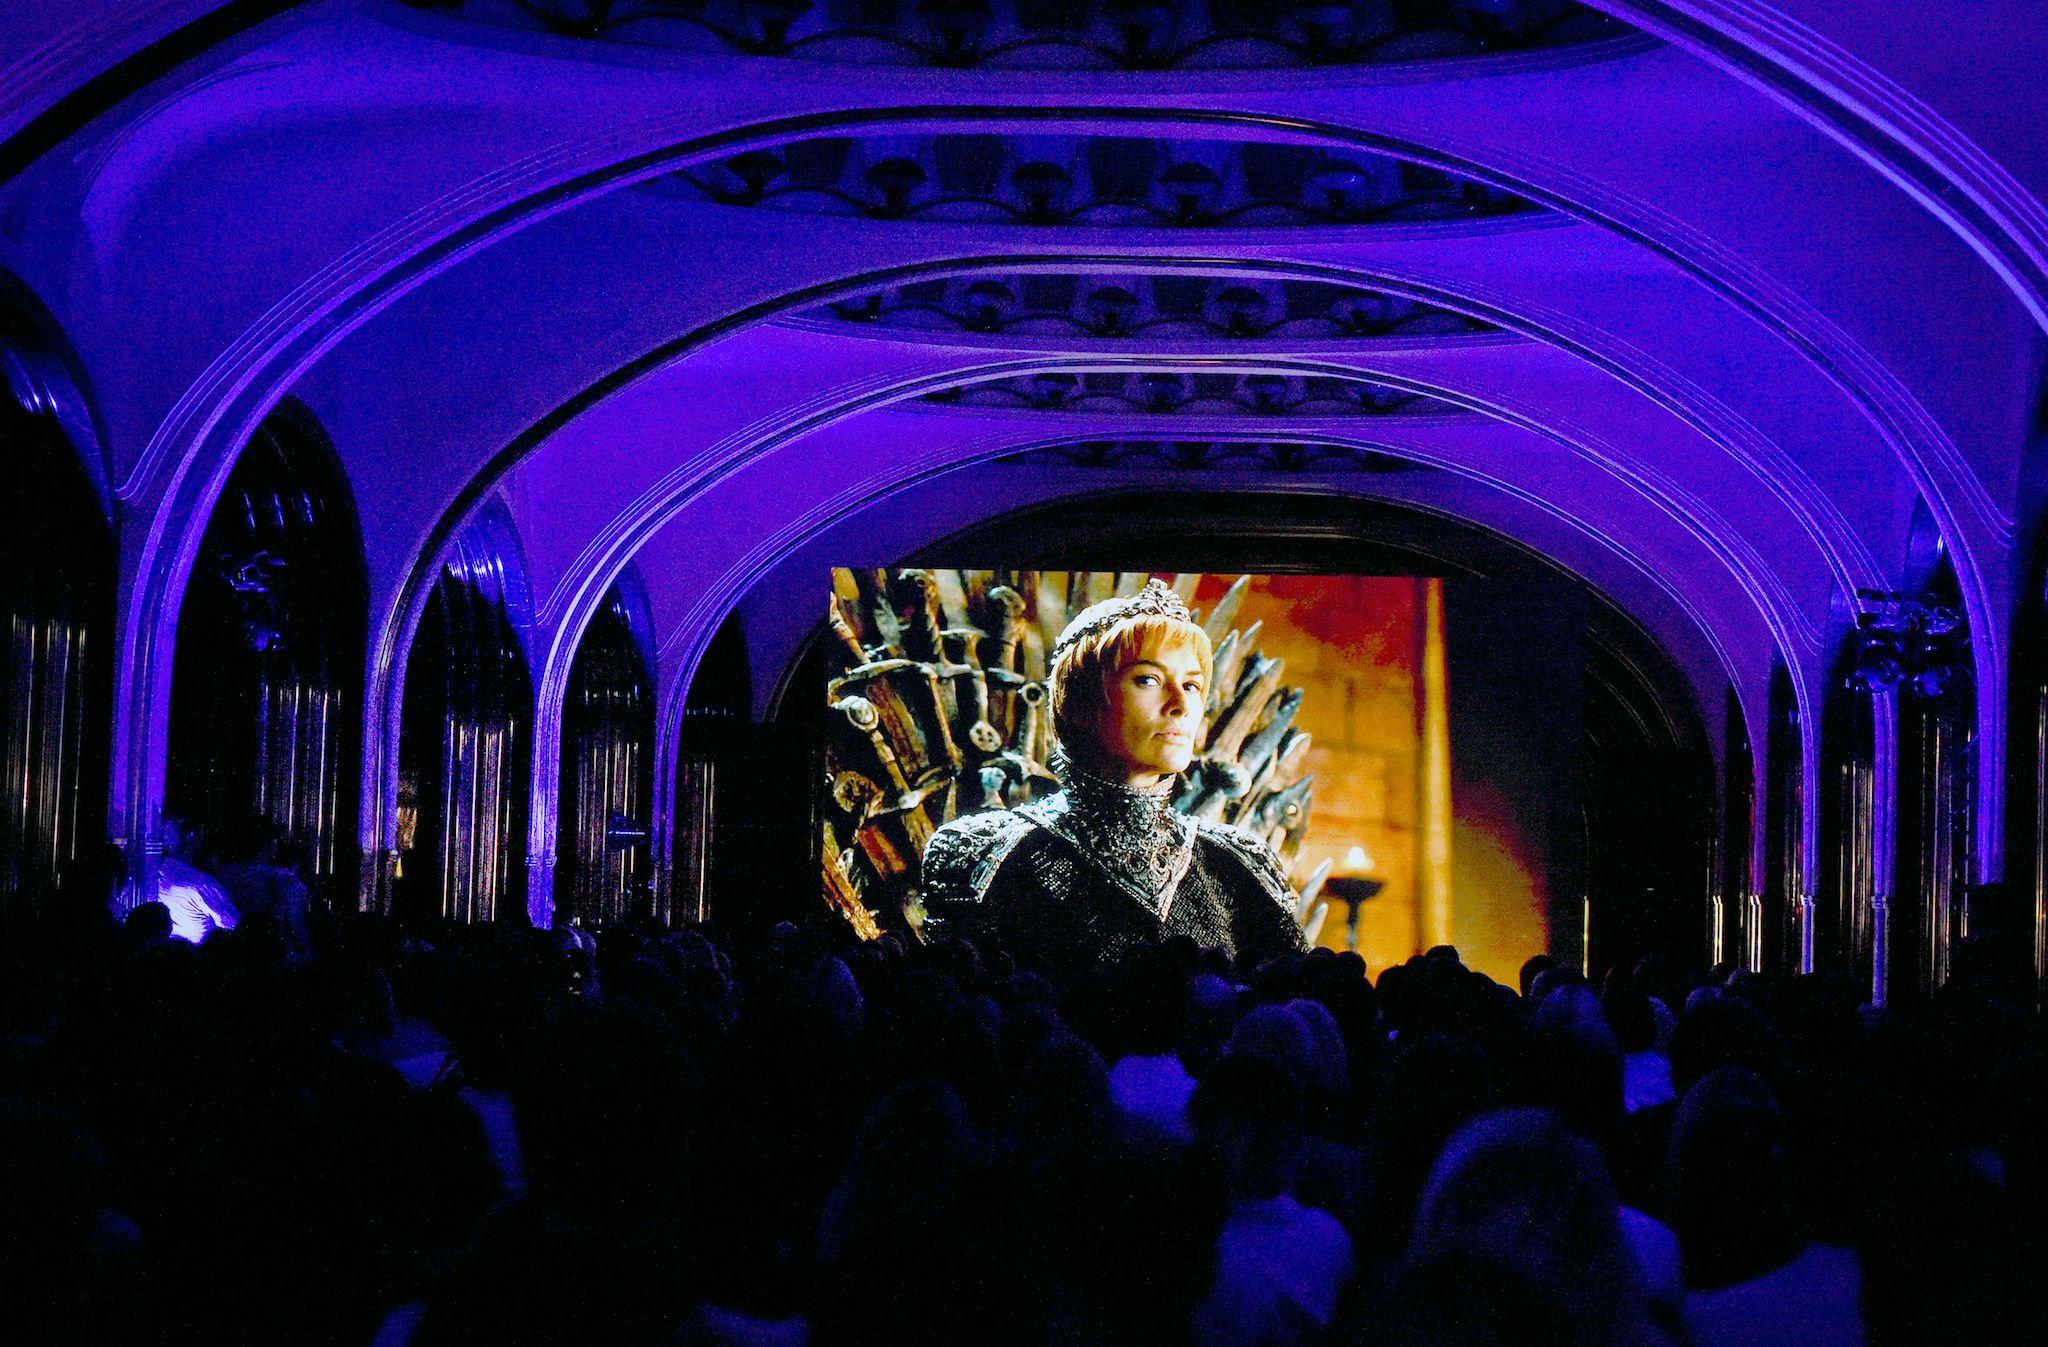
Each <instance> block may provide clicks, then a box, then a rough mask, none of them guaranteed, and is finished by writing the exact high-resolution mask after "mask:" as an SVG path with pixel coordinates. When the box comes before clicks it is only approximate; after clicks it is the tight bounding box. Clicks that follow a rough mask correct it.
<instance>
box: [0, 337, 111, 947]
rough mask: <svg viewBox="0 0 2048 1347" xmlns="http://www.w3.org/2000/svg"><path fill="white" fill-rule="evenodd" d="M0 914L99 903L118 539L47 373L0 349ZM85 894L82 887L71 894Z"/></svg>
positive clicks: (103, 885) (106, 878) (106, 875)
mask: <svg viewBox="0 0 2048 1347" xmlns="http://www.w3.org/2000/svg"><path fill="white" fill-rule="evenodd" d="M0 375H4V379H5V382H4V385H0V448H4V451H5V453H6V455H7V459H8V463H9V467H10V477H11V479H12V480H11V482H10V485H9V487H8V489H7V490H6V491H4V492H0V621H4V622H5V624H6V631H5V637H4V640H0V688H4V689H5V690H6V694H7V695H6V708H7V711H6V716H5V718H4V719H0V780H4V781H5V783H6V787H5V789H4V790H0V916H4V917H7V918H10V919H12V918H29V917H34V916H38V915H41V914H45V913H47V912H49V911H51V910H52V909H53V907H54V905H55V904H56V901H57V898H58V896H59V894H60V893H62V894H64V895H65V896H66V897H67V898H72V897H74V896H75V900H76V903H81V904H82V903H88V902H90V903H98V902H104V901H105V899H106V898H107V896H108V894H107V891H106V890H107V888H108V886H109V885H111V884H112V882H113V881H114V880H115V879H116V878H117V876H116V875H114V874H113V873H111V869H112V867H111V866H110V865H108V864H105V861H106V860H107V858H106V857H105V855H104V852H103V847H102V843H103V839H104V837H105V834H106V794H107V789H106V788H107V782H106V771H107V730H108V722H109V718H110V716H111V714H112V697H113V682H112V670H113V661H112V640H113V617H114V545H113V540H112V538H111V536H110V535H109V533H108V530H107V522H106V517H105V515H104V514H102V513H101V510H100V502H99V498H98V495H97V494H96V493H95V491H94V489H93V485H92V482H91V481H90V480H89V478H88V477H87V475H86V472H85V471H84V469H83V467H82V466H81V464H80V462H79V458H78V453H77V450H76V449H75V448H74V446H73V445H72V444H71V443H70V441H69V439H68V438H67V437H66V435H65V433H64V430H63V427H62V426H61V425H60V423H59V420H58V418H57V415H56V412H55V410H54V408H53V406H52V404H51V402H50V399H49V397H48V395H47V393H46V391H45V389H44V387H43V384H42V381H41V379H40V378H39V377H38V372H37V371H36V370H35V368H34V367H33V365H32V363H31V362H30V361H29V360H27V359H26V358H24V357H23V355H22V354H21V353H19V352H17V351H15V350H13V349H10V348H8V347H6V346H4V345H0ZM73 890H77V891H78V892H76V894H75V895H74V894H73V893H72V891H73Z"/></svg>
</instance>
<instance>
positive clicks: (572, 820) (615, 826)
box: [555, 586, 654, 927]
mask: <svg viewBox="0 0 2048 1347" xmlns="http://www.w3.org/2000/svg"><path fill="white" fill-rule="evenodd" d="M653 757H654V682H653V679H652V678H650V677H649V675H648V670H647V661H646V660H645V659H644V658H643V657H642V655H641V652H640V648H639V645H638V644H637V643H636V642H635V640H634V637H633V624H632V619H631V618H630V617H629V616H628V614H627V611H626V601H625V599H624V597H623V596H622V595H621V593H620V591H619V589H618V588H617V587H616V586H614V588H613V590H612V592H611V593H610V594H608V595H607V596H606V597H605V603H604V606H603V607H602V608H600V609H599V610H598V615H597V618H596V620H594V621H593V622H592V623H591V624H590V626H589V627H588V628H586V629H585V630H584V633H583V641H582V643H581V644H580V645H579V646H578V647H577V651H576V662H575V666H574V668H573V669H572V670H571V671H570V674H569V690H568V699H567V704H566V706H565V708H564V714H563V717H562V777H561V780H562V786H563V790H562V793H561V823H560V827H559V829H558V831H557V833H556V836H557V837H558V839H559V845H560V846H561V860H560V862H559V863H558V865H557V867H556V886H555V904H556V912H557V916H558V919H566V920H567V921H568V923H569V924H571V925H574V926H583V927H604V926H611V925H616V924H618V923H619V922H621V921H623V920H626V919H628V918H633V917H643V916H650V915H654V897H653V890H652V879H653V872H652V860H651V857H650V855H649V848H648V845H647V842H648V823H649V819H650V810H651V807H652V800H651V798H650V797H651V794H652V783H653V770H652V769H653Z"/></svg>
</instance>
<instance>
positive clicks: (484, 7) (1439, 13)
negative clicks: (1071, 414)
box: [409, 0, 1634, 71]
mask: <svg viewBox="0 0 2048 1347" xmlns="http://www.w3.org/2000/svg"><path fill="white" fill-rule="evenodd" d="M409 3H412V4H414V5H415V6H417V7H419V8H423V9H459V10H461V11H463V12H464V13H465V14H468V15H471V16H474V17H476V18H479V19H482V20H484V21H487V22H492V21H494V22H498V23H503V24H510V25H518V26H525V27H538V28H542V29H545V30H546V31H549V32H553V33H558V34H562V35H564V36H569V37H580V38H606V39H611V40H615V41H620V42H633V43H639V44H643V45H649V46H668V47H681V48H690V49H696V50H703V51H719V52H731V53H737V54H740V55H745V56H780V57H797V58H803V59H809V60H814V61H843V62H850V63H859V64H870V65H900V66H923V67H931V68H938V69H960V70H966V69H976V68H992V69H1005V68H1007V69H1019V70H1031V69H1038V70H1104V71H1157V70H1205V69H1206V70H1229V69H1250V70H1275V69H1282V70H1284V69H1293V68H1303V67H1316V66H1353V65H1382V64H1394V63H1399V62H1407V61H1441V60H1455V59H1457V58H1460V57H1471V56H1484V55H1490V54H1495V53H1503V52H1522V51H1543V50H1554V49H1558V48H1568V47H1580V46H1586V45H1590V44H1592V43H1597V42H1602V41H1608V40H1612V39H1616V38H1621V37H1625V36H1629V35H1631V34H1633V32H1634V30H1633V29H1631V28H1629V27H1628V26H1627V25H1626V24H1624V23H1622V22H1621V21H1620V20H1618V19H1614V18H1612V17H1610V16H1608V15H1605V14H1601V13H1599V12H1598V11H1596V10H1592V9H1589V8H1587V7H1586V6H1584V5H1580V4H1575V3H1572V2H1571V0H1348V3H1347V0H1337V2H1336V3H1328V2H1327V0H1187V3H1183V4H1161V3H1157V2H1156V0H827V3H823V4H819V3H813V2H812V0H409Z"/></svg>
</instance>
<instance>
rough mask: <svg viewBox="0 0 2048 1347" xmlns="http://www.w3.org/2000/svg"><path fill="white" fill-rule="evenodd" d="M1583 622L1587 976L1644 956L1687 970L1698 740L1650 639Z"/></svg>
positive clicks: (1707, 867) (1701, 840) (1699, 783)
mask: <svg viewBox="0 0 2048 1347" xmlns="http://www.w3.org/2000/svg"><path fill="white" fill-rule="evenodd" d="M1584 611H1585V618H1584V621H1585V624H1586V640H1585V645H1584V648H1585V655H1586V663H1585V675H1584V677H1583V678H1582V680H1581V683H1580V709H1579V715H1580V722H1581V725H1582V737H1583V742H1584V753H1583V757H1582V760H1581V768H1580V770H1581V774H1582V775H1581V782H1582V784H1581V787H1580V789H1581V791H1582V793H1583V798H1584V800H1585V808H1586V858H1585V867H1586V878H1585V885H1586V894H1587V899H1588V903H1587V909H1588V910H1587V914H1586V940H1587V948H1586V950H1585V951H1584V959H1585V967H1586V968H1587V969H1588V971H1589V972H1590V973H1592V974H1593V975H1594V976H1596V977H1597V976H1599V975H1601V974H1602V973H1603V972H1604V971H1605V970H1607V969H1609V968H1615V967H1623V968H1626V967H1630V966H1632V965H1633V964H1634V963H1635V962H1636V961H1637V960H1639V959H1641V958H1642V957H1644V956H1645V955H1653V954H1654V955H1658V956H1661V957H1662V958H1664V959H1665V960H1667V961H1669V962H1672V963H1675V964H1677V965H1679V966H1681V967H1684V966H1692V965H1695V964H1698V963H1699V962H1701V961H1702V954H1703V951H1702V949H1701V947H1700V939H1699V931H1698V927H1697V926H1696V925H1695V920H1696V916H1697V914H1698V913H1699V911H1700V910H1701V908H1702V906H1703V905H1704V900H1705V898H1706V895H1707V893H1708V891H1709V885H1710V883H1711V880H1712V874H1713V847H1714V833H1713V826H1712V823H1713V814H1714V809H1713V791H1714V760H1713V754H1712V752H1711V750H1710V749H1709V748H1708V745H1707V739H1706V729H1705V726H1704V725H1703V724H1702V723H1701V720H1700V716H1699V712H1698V711H1697V709H1696V708H1695V707H1694V706H1693V701H1692V695H1691V693H1690V692H1689V691H1688V690H1687V689H1686V688H1685V687H1684V686H1683V684H1682V683H1681V682H1680V681H1679V679H1678V675H1677V672H1676V670H1674V669H1673V668H1671V667H1670V662H1669V660H1668V659H1666V658H1664V657H1663V655H1662V653H1661V652H1660V651H1659V650H1658V649H1657V647H1656V644H1655V642H1654V641H1652V640H1651V638H1650V636H1649V635H1648V633H1646V632H1644V631H1643V630H1642V629H1641V628H1640V627H1638V626H1637V625H1636V624H1635V623H1633V622H1630V621H1629V620H1628V619H1627V618H1626V617H1624V616H1623V615H1622V614H1621V613H1620V612H1619V611H1617V610H1615V609H1614V608H1613V607H1611V606H1610V605H1607V604H1605V603H1587V604H1586V605H1585V609H1584Z"/></svg>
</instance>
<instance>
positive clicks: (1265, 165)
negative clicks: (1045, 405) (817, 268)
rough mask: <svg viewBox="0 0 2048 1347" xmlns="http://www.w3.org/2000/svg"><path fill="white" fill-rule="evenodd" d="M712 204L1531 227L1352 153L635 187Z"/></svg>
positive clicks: (1509, 208)
mask: <svg viewBox="0 0 2048 1347" xmlns="http://www.w3.org/2000/svg"><path fill="white" fill-rule="evenodd" d="M649 187H650V189H651V190H657V191H666V192H671V193H675V194H677V195H681V196H686V197H692V198H696V199H700V200H708V201H716V202H718V203H719V204H720V205H725V206H755V207H762V208H766V209H771V210H786V211H799V212H804V213H808V214H815V215H836V216H865V217H867V218H869V219H874V220H919V221H940V220H946V221H957V222H964V223H975V224H994V225H1029V226H1031V227H1033V228H1049V227H1060V226H1092V227H1097V228H1105V227H1107V228H1116V227H1129V228H1148V229H1156V228H1161V227H1165V228H1224V227H1238V228H1275V227H1282V228H1284V227H1299V226H1327V225H1372V224H1400V223H1426V222H1432V221H1456V220H1473V219H1487V218H1493V217H1497V216H1511V215H1524V214H1534V213H1538V212H1539V210H1540V208H1539V207H1537V206H1536V205H1534V204H1533V203H1531V202H1529V201H1526V200H1524V199H1522V198H1521V197H1518V196H1515V195H1514V194H1512V193H1510V192H1506V191H1503V190H1501V189H1500V188H1497V187H1494V186H1491V185H1489V184H1487V183H1483V182H1477V181H1474V180H1472V179H1469V178H1461V177H1459V176H1457V175H1455V174H1452V173H1448V172H1446V171H1444V170H1442V169H1439V168H1434V167H1431V166H1429V165H1425V164H1417V163H1411V162H1409V161H1407V160H1404V159H1397V158H1395V157H1393V156H1392V155H1384V154H1375V153H1373V152H1372V151H1370V150H1367V149H1364V148H1362V147H1353V146H1348V145H1347V146H1344V147H1342V148H1341V149H1339V148H1336V147H1331V146H1319V145H1302V144H1288V143H1278V142H1267V141H1248V140H1196V139H1187V140H1168V139H1163V138H1160V137H1153V136H1100V135H1061V134H1048V135H1031V134H1021V133H1014V132H1008V131H1005V132H1002V133H995V132H984V133H967V132H962V133H942V134H936V135H934V134H917V133H908V134H906V133H888V132H876V133H872V134H861V135H843V136H813V137H806V138H803V139H798V140H789V141H784V142H782V143H781V144H777V145H769V146H761V147H757V148H755V149H750V150H745V151H742V152H740V153H739V154H735V155H733V156H731V157H729V158H727V159H723V160H719V161H715V162H712V163H707V164H700V165H695V166H692V167H690V168H686V169H679V170H677V171H676V172H674V173H671V174H667V175H664V176H663V177H661V178H657V179H655V180H654V181H653V182H652V183H650V184H649Z"/></svg>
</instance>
